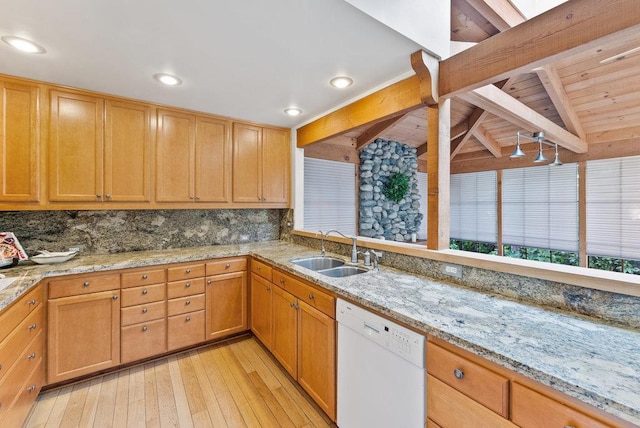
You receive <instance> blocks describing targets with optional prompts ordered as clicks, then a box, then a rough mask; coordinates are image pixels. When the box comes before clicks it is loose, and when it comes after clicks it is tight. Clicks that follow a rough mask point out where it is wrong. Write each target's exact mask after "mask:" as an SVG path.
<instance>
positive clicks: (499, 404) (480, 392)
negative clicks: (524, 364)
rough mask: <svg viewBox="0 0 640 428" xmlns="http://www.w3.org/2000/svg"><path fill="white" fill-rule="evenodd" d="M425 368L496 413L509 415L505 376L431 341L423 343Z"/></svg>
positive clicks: (507, 389)
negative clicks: (425, 344) (425, 347)
mask: <svg viewBox="0 0 640 428" xmlns="http://www.w3.org/2000/svg"><path fill="white" fill-rule="evenodd" d="M427 371H428V372H429V374H431V375H433V376H435V377H437V378H438V379H440V380H441V381H442V382H444V383H446V384H447V385H449V386H451V387H452V388H455V389H457V390H458V391H460V392H462V393H463V394H465V395H467V396H469V397H471V398H472V399H473V400H475V401H477V402H479V403H480V404H482V405H484V406H485V407H487V408H489V409H491V410H493V411H494V412H496V413H498V414H499V415H502V416H504V417H505V418H506V417H509V379H507V378H506V377H504V376H501V375H499V374H497V373H495V372H493V371H491V370H489V369H487V368H485V367H482V366H480V365H478V364H476V363H474V362H472V361H469V360H467V359H466V358H463V357H461V356H460V355H457V354H455V353H453V352H450V351H448V350H446V349H444V348H441V347H439V346H438V345H436V344H434V343H432V342H430V343H429V344H428V345H427ZM436 422H437V421H436Z"/></svg>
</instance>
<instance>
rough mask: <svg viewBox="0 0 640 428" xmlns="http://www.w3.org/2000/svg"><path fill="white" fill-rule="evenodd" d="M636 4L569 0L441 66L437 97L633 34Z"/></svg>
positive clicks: (639, 24) (639, 22)
mask: <svg viewBox="0 0 640 428" xmlns="http://www.w3.org/2000/svg"><path fill="white" fill-rule="evenodd" d="M637 7H638V6H637V1H636V0H573V1H570V2H567V3H564V4H561V5H559V6H558V7H556V8H554V9H551V10H549V11H547V12H546V13H543V14H541V15H538V16H536V17H534V18H532V19H530V20H528V21H526V22H523V23H522V24H520V25H517V26H516V27H513V28H511V29H508V30H506V31H504V32H502V33H499V34H497V35H495V36H493V37H490V38H489V39H487V40H485V41H483V42H481V43H479V44H477V45H475V46H473V47H471V48H469V49H467V50H465V51H463V52H460V53H458V54H457V55H454V56H452V57H450V58H447V59H445V60H443V61H441V62H440V76H439V92H440V93H439V95H440V96H441V97H451V96H453V95H457V94H460V93H463V92H466V91H469V90H472V89H475V88H478V87H480V86H483V85H486V84H489V83H492V82H495V81H498V80H501V79H504V78H506V77H509V76H513V75H516V74H520V73H522V72H524V71H529V70H532V69H534V68H536V67H540V66H542V65H546V64H549V63H551V62H553V61H555V60H557V59H559V58H566V57H568V56H570V55H575V54H577V53H581V52H585V51H587V50H589V49H592V48H593V47H594V46H596V45H600V44H603V43H606V42H610V41H612V40H616V39H622V38H624V37H626V36H628V35H631V34H637V32H638V29H639V28H640V14H638V13H637Z"/></svg>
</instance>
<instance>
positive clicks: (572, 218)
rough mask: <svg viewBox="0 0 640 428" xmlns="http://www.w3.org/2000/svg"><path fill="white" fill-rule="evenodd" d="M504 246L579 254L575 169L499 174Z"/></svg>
mask: <svg viewBox="0 0 640 428" xmlns="http://www.w3.org/2000/svg"><path fill="white" fill-rule="evenodd" d="M502 225H503V226H502V227H503V236H502V240H503V244H504V245H510V246H511V247H513V246H516V247H518V246H522V247H529V248H532V249H545V250H560V251H565V252H571V253H576V252H578V165H577V164H575V163H574V164H564V165H563V166H561V167H556V166H548V165H545V166H538V167H530V168H518V169H509V170H505V171H503V173H502Z"/></svg>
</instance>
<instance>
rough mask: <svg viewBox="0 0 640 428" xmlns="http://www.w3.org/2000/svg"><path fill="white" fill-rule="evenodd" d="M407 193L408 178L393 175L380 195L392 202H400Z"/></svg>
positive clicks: (402, 175) (398, 174)
mask: <svg viewBox="0 0 640 428" xmlns="http://www.w3.org/2000/svg"><path fill="white" fill-rule="evenodd" d="M408 191H409V176H407V175H404V174H400V173H397V174H394V175H392V176H391V177H390V178H389V181H388V182H387V184H386V185H385V186H384V190H383V191H382V193H383V194H384V196H386V197H387V199H390V200H392V201H393V202H400V201H401V200H402V198H404V197H405V195H406V194H407V192H408Z"/></svg>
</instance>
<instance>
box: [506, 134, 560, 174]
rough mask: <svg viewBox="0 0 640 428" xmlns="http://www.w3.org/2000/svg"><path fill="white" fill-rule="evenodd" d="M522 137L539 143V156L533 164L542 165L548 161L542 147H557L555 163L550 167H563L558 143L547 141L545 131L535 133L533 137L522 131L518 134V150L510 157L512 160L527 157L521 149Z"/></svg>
mask: <svg viewBox="0 0 640 428" xmlns="http://www.w3.org/2000/svg"><path fill="white" fill-rule="evenodd" d="M520 137H523V138H526V139H528V140H531V141H535V142H537V143H538V156H537V157H536V158H535V159H534V160H533V162H535V163H542V162H546V161H548V159H547V158H546V157H545V156H544V154H543V153H542V145H543V144H544V145H547V146H551V147H555V156H554V157H553V161H552V162H551V163H550V164H549V165H553V166H560V165H562V162H561V161H560V159H559V158H558V143H552V142H551V141H547V140H545V139H544V131H539V132H534V133H533V134H532V135H527V134H523V133H521V132H520V131H518V132H516V149H515V150H514V151H513V153H511V155H509V157H510V158H522V157H524V156H525V153H524V152H523V151H522V149H521V148H520Z"/></svg>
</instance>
